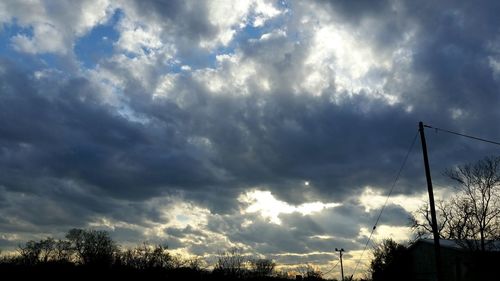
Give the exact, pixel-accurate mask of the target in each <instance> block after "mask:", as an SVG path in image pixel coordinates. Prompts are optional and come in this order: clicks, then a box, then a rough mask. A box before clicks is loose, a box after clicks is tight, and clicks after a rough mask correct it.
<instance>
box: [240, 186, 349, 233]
mask: <svg viewBox="0 0 500 281" xmlns="http://www.w3.org/2000/svg"><path fill="white" fill-rule="evenodd" d="M238 200H239V201H240V202H241V203H244V204H247V205H248V206H247V207H246V208H245V209H243V211H242V212H243V213H260V215H261V216H262V217H264V218H267V219H269V221H270V222H272V223H275V224H278V225H280V224H281V219H280V218H279V216H280V215H281V214H291V213H294V212H297V213H300V214H302V215H308V214H312V213H315V212H321V211H322V210H324V209H329V208H334V207H338V206H340V205H342V204H340V203H322V202H310V203H303V204H300V205H295V206H294V205H291V204H288V203H287V202H284V201H281V200H278V199H276V198H275V197H274V195H273V194H272V193H271V192H270V191H262V190H253V191H249V192H246V193H244V194H242V195H241V196H240V197H239V198H238Z"/></svg>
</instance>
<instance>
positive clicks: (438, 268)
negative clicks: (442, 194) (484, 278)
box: [418, 122, 443, 281]
mask: <svg viewBox="0 0 500 281" xmlns="http://www.w3.org/2000/svg"><path fill="white" fill-rule="evenodd" d="M424 127H425V126H424V124H423V123H422V122H419V123H418V130H419V132H420V140H421V143H422V153H423V155H424V167H425V177H426V178H427V191H428V193H429V205H430V208H431V218H432V234H433V235H434V251H435V257H436V274H437V281H443V272H442V267H441V246H440V244H439V233H438V227H437V218H436V207H435V205H434V191H433V189H432V179H431V169H430V167H429V158H428V156H427V143H426V142H425V133H424Z"/></svg>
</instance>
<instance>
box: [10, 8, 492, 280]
mask: <svg viewBox="0 0 500 281" xmlns="http://www.w3.org/2000/svg"><path fill="white" fill-rule="evenodd" d="M499 14H500V3H499V2H498V1H392V0H387V1H370V0H363V1H340V0H339V1H321V0H316V1H264V0H252V1H250V0H249V1H233V0H220V1H198V0H193V1H185V0H172V1H143V0H141V1H139V0H137V1H133V0H116V1H108V0H99V1H69V0H68V1H63V0H61V1H48V0H47V1H38V0H31V1H27V0H26V1H24V0H23V1H20V0H12V1H10V0H7V1H1V2H0V22H1V25H0V248H3V249H9V248H13V247H15V246H16V245H18V244H19V243H21V242H22V241H26V240H28V239H39V238H42V237H45V236H48V235H51V236H56V237H62V236H63V235H64V233H65V232H66V231H67V230H68V229H70V228H73V227H82V228H83V227H85V228H96V229H106V230H109V231H110V232H111V233H112V235H113V237H114V238H115V239H116V240H118V241H119V242H120V243H121V244H122V245H130V244H135V243H139V242H141V241H152V242H162V243H167V244H168V245H169V248H170V249H172V250H174V251H178V252H181V253H187V254H196V255H207V256H210V255H213V254H215V253H217V252H218V251H221V250H224V249H227V248H229V247H239V248H241V249H243V251H244V252H246V253H249V254H253V255H263V256H267V257H270V258H273V259H275V260H277V261H278V262H280V263H283V264H291V265H293V264H305V263H315V264H317V265H319V266H321V269H322V270H324V271H327V270H329V269H330V268H331V267H332V265H334V264H335V263H336V262H337V260H338V255H337V254H336V253H335V251H334V248H335V247H343V248H344V249H345V250H346V254H345V259H346V261H345V265H346V272H347V273H350V272H352V269H353V265H354V263H355V262H356V258H357V257H359V255H360V253H361V251H362V249H363V247H364V244H365V243H366V239H367V235H369V231H370V230H371V228H372V226H373V224H374V222H375V219H376V217H377V215H378V213H379V211H380V208H381V206H382V204H383V202H384V200H385V196H386V195H387V193H388V191H389V190H390V187H391V185H392V183H393V181H394V178H395V176H396V174H397V171H398V169H399V167H400V165H401V162H402V161H403V159H404V157H405V155H406V153H407V150H408V147H409V146H410V144H411V142H412V140H413V138H414V136H415V134H416V133H417V124H418V121H420V120H422V121H424V123H427V124H431V125H434V126H437V127H442V128H446V129H449V130H454V131H458V132H465V133H468V134H473V135H477V136H481V137H484V138H489V139H495V140H498V139H500V125H499V122H498V121H499V120H500V110H499V108H500V98H499V97H500V95H499V89H500V87H499V86H500V17H498V15H499ZM427 139H428V145H429V153H430V160H431V167H432V169H433V176H434V182H435V185H436V186H437V199H439V198H440V196H444V195H443V194H446V193H447V192H449V191H448V189H447V186H448V185H449V182H447V181H446V179H445V178H444V177H443V176H442V171H443V170H444V169H445V168H446V167H451V166H453V165H457V164H462V163H465V162H469V161H473V160H477V159H480V158H483V157H484V156H488V155H492V154H499V151H498V147H495V146H491V145H488V144H484V143H478V142H474V141H470V140H467V139H462V138H459V137H456V136H452V135H447V134H444V133H442V132H435V131H433V130H427ZM426 196H427V195H426V186H425V177H424V172H423V164H422V157H421V151H420V143H419V142H418V141H417V142H416V144H415V147H414V148H413V152H412V153H411V154H410V157H409V159H408V163H407V165H406V167H405V169H404V170H403V173H402V176H401V179H400V181H399V182H398V184H397V186H396V189H395V191H394V194H393V196H392V197H391V199H390V200H389V203H388V205H387V208H386V210H385V211H384V213H383V215H382V218H381V221H380V223H379V226H378V228H377V231H376V232H375V238H376V239H382V238H384V237H385V238H387V237H393V238H394V239H397V240H405V239H408V238H409V237H410V234H411V233H410V232H409V230H408V228H407V226H408V216H409V213H410V212H411V211H412V210H414V209H415V208H417V207H418V206H419V205H421V204H422V203H423V202H425V199H426ZM363 262H368V260H366V259H363ZM362 271H363V270H362ZM331 274H333V275H332V276H336V277H338V276H337V275H338V268H336V269H334V270H333V271H331Z"/></svg>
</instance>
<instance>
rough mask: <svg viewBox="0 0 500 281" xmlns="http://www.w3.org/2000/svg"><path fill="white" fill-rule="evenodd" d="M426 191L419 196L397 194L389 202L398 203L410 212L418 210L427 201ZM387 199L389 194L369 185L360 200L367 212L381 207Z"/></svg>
mask: <svg viewBox="0 0 500 281" xmlns="http://www.w3.org/2000/svg"><path fill="white" fill-rule="evenodd" d="M426 196H427V194H426V193H421V194H420V195H417V196H406V195H396V196H391V197H390V198H389V201H388V204H396V205H399V206H401V207H403V208H404V209H405V210H406V211H408V212H414V211H416V210H417V209H418V208H419V207H420V206H421V205H422V204H424V203H425V202H426V201H425V200H426ZM386 199H387V195H385V194H383V193H382V192H380V191H377V190H374V189H373V188H372V187H370V186H367V187H366V188H365V190H364V191H363V193H361V196H360V197H359V201H361V204H362V205H363V207H364V208H365V212H367V213H368V212H370V211H372V210H377V209H380V208H381V207H382V206H383V205H384V203H385V201H386Z"/></svg>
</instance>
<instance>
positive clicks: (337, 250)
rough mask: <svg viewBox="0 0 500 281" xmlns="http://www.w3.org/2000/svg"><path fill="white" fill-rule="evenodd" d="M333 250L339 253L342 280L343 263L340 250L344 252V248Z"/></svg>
mask: <svg viewBox="0 0 500 281" xmlns="http://www.w3.org/2000/svg"><path fill="white" fill-rule="evenodd" d="M335 251H336V252H339V253H340V274H342V281H344V265H343V264H342V252H344V248H340V250H339V249H337V248H335Z"/></svg>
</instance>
